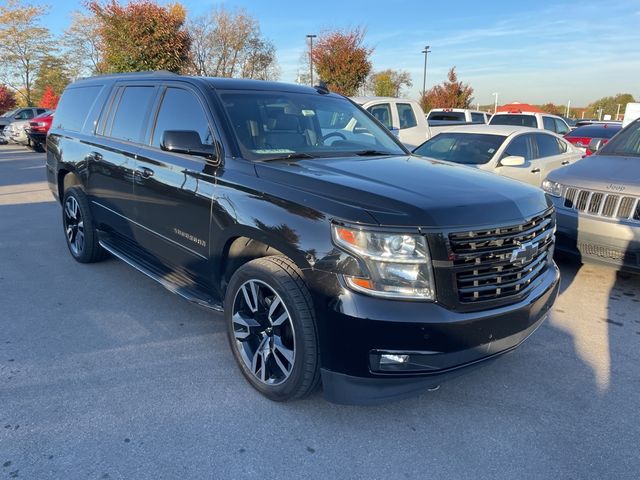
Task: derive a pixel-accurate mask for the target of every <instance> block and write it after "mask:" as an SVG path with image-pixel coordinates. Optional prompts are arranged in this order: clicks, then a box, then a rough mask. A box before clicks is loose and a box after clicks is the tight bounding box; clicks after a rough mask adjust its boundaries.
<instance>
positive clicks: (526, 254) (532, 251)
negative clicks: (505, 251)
mask: <svg viewBox="0 0 640 480" xmlns="http://www.w3.org/2000/svg"><path fill="white" fill-rule="evenodd" d="M537 253H538V243H534V242H527V243H523V244H522V245H520V246H519V247H518V248H516V249H515V250H514V251H513V252H511V263H522V264H524V263H529V262H530V261H532V260H533V259H534V258H535V256H536V255H537Z"/></svg>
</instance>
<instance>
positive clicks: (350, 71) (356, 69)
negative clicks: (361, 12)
mask: <svg viewBox="0 0 640 480" xmlns="http://www.w3.org/2000/svg"><path fill="white" fill-rule="evenodd" d="M364 35H365V30H364V29H362V28H355V29H353V30H350V31H331V32H325V33H323V34H321V35H320V36H319V38H318V42H317V44H315V45H314V47H313V64H314V67H315V71H316V72H318V75H319V76H320V79H321V80H323V81H324V82H325V83H326V84H327V87H328V88H329V89H330V90H332V91H334V92H336V93H340V94H342V95H347V96H351V95H355V94H356V93H357V91H358V89H359V88H360V87H361V86H363V85H364V84H365V82H366V81H367V76H368V75H369V73H370V72H371V61H370V60H369V57H370V56H371V53H372V52H373V49H371V48H368V47H366V46H364Z"/></svg>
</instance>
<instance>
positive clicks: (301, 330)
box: [225, 256, 320, 401]
mask: <svg viewBox="0 0 640 480" xmlns="http://www.w3.org/2000/svg"><path fill="white" fill-rule="evenodd" d="M225 320H226V324H227V336H228V339H229V343H230V345H231V350H232V352H233V355H234V357H235V359H236V361H237V363H238V365H239V366H240V369H241V370H242V373H243V375H244V376H245V378H246V379H247V380H248V381H249V383H251V385H252V386H253V387H254V388H256V389H257V390H258V391H260V392H261V393H262V394H263V395H265V396H266V397H268V398H270V399H271V400H276V401H285V400H291V399H295V398H301V397H304V396H306V395H308V394H309V393H310V392H311V391H313V389H314V388H315V387H316V385H317V384H318V382H319V378H320V368H319V360H318V339H317V333H316V324H315V314H314V310H313V304H312V301H311V295H310V293H309V290H308V288H307V286H306V284H305V283H304V281H303V279H302V275H301V273H300V271H299V270H298V268H297V267H296V266H295V264H294V263H293V262H291V260H289V259H288V258H286V257H283V256H271V257H264V258H259V259H256V260H252V261H250V262H248V263H246V264H245V265H243V266H242V267H240V268H239V269H238V270H237V271H236V272H235V273H234V275H233V277H232V278H231V281H230V282H229V286H228V288H227V294H226V298H225Z"/></svg>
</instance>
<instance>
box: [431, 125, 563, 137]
mask: <svg viewBox="0 0 640 480" xmlns="http://www.w3.org/2000/svg"><path fill="white" fill-rule="evenodd" d="M543 131H545V130H541V129H539V128H531V127H521V126H518V125H485V124H483V123H479V124H477V125H465V126H459V127H451V128H447V129H446V130H444V131H442V132H441V133H484V134H487V135H502V136H504V137H508V136H509V135H514V134H516V133H526V132H530V133H540V132H543ZM549 133H552V132H549Z"/></svg>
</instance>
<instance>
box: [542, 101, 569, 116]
mask: <svg viewBox="0 0 640 480" xmlns="http://www.w3.org/2000/svg"><path fill="white" fill-rule="evenodd" d="M539 108H540V110H544V111H545V112H547V113H550V114H551V115H564V114H565V113H566V109H565V107H563V106H562V105H556V104H554V103H551V102H549V103H545V104H544V105H539Z"/></svg>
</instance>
